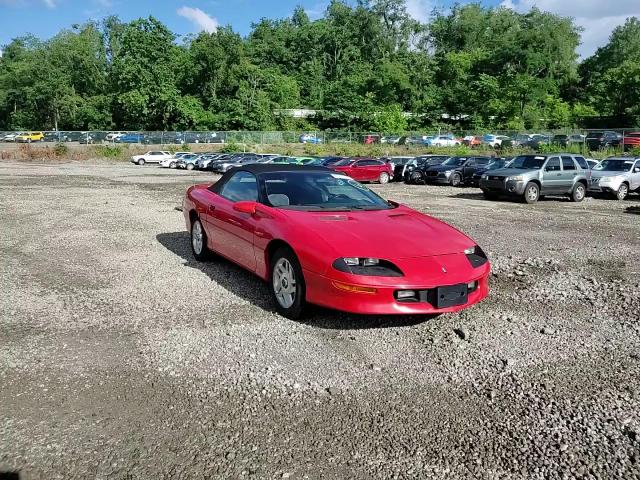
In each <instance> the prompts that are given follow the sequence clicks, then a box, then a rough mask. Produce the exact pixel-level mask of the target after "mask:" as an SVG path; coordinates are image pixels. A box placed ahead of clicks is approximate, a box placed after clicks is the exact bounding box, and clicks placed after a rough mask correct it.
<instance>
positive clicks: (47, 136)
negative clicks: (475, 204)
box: [0, 128, 640, 153]
mask: <svg viewBox="0 0 640 480" xmlns="http://www.w3.org/2000/svg"><path fill="white" fill-rule="evenodd" d="M2 142H4V143H54V144H55V143H63V144H65V143H75V144H80V145H83V144H84V145H101V144H121V145H126V144H133V145H157V146H162V145H187V144H242V145H282V144H296V143H305V144H365V145H366V144H385V145H387V146H394V145H398V146H404V145H408V146H421V145H424V146H430V147H444V146H447V147H451V146H458V145H460V146H462V145H466V146H470V147H482V146H488V147H491V148H499V147H502V148H508V147H529V148H533V149H537V150H542V149H544V148H545V146H548V148H558V149H559V148H566V149H569V148H570V149H572V150H576V151H581V152H584V153H586V152H588V151H595V150H602V149H611V150H620V151H630V150H632V149H634V148H640V128H637V129H610V130H606V129H605V130H602V129H600V130H580V129H569V128H567V129H559V130H550V131H542V132H540V131H536V132H521V131H514V130H508V131H507V130H500V131H491V132H478V131H470V130H467V131H460V130H443V129H440V130H437V131H422V132H407V133H404V134H402V135H398V134H385V133H381V132H345V131H320V130H318V131H282V132H270V131H265V132H249V131H237V132H233V131H228V132H225V131H208V132H160V131H157V132H153V131H83V132H79V131H33V130H31V131H0V143H2ZM0 148H1V147H0Z"/></svg>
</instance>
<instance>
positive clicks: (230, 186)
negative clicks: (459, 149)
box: [220, 172, 258, 202]
mask: <svg viewBox="0 0 640 480" xmlns="http://www.w3.org/2000/svg"><path fill="white" fill-rule="evenodd" d="M220 196H222V197H224V198H226V199H227V200H231V201H232V202H241V201H246V200H249V201H254V202H255V201H257V200H258V182H257V180H256V177H255V176H254V175H253V174H251V173H249V172H238V173H236V174H235V175H234V176H233V177H231V178H230V179H229V180H228V181H227V183H225V184H224V185H223V186H222V190H220Z"/></svg>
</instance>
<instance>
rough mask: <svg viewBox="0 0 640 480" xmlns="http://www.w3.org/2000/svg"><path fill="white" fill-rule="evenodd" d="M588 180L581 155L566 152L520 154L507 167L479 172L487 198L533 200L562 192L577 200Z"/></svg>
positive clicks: (584, 162)
mask: <svg viewBox="0 0 640 480" xmlns="http://www.w3.org/2000/svg"><path fill="white" fill-rule="evenodd" d="M590 179H591V170H590V169H589V165H588V164H587V161H586V160H585V159H584V157H581V156H578V155H574V154H570V153H552V154H545V155H521V156H519V157H516V158H514V159H513V161H512V162H511V163H510V164H509V166H508V167H505V168H501V169H499V170H490V171H488V172H486V173H485V174H484V175H482V177H480V188H481V189H482V192H483V193H484V196H485V197H486V198H487V199H490V200H493V199H496V198H497V197H499V196H500V195H508V196H516V197H522V198H523V199H524V201H525V202H527V203H536V202H537V201H538V200H539V199H540V197H541V196H543V195H566V196H568V197H569V198H571V200H573V201H574V202H581V201H582V200H584V197H585V195H586V193H587V188H588V186H589V181H590Z"/></svg>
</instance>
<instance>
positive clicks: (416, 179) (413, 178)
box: [409, 172, 424, 185]
mask: <svg viewBox="0 0 640 480" xmlns="http://www.w3.org/2000/svg"><path fill="white" fill-rule="evenodd" d="M409 183H415V184H416V185H418V184H420V183H424V181H423V180H422V175H420V174H419V173H418V172H413V173H412V174H411V175H410V176H409Z"/></svg>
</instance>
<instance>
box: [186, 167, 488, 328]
mask: <svg viewBox="0 0 640 480" xmlns="http://www.w3.org/2000/svg"><path fill="white" fill-rule="evenodd" d="M183 212H184V217H185V221H186V225H187V228H188V230H189V231H190V232H191V247H192V251H193V254H194V256H195V257H196V259H197V260H199V261H204V260H205V259H206V258H207V257H209V256H210V255H211V254H212V253H213V252H215V253H216V254H219V255H221V256H223V257H226V258H227V259H229V260H231V261H233V262H235V263H237V264H238V265H240V266H242V267H244V268H246V269H247V270H249V271H251V272H254V273H255V274H257V275H258V276H259V277H261V278H262V279H264V280H266V281H267V282H269V284H270V291H271V294H272V296H273V298H274V301H275V302H274V303H275V306H276V309H277V311H278V312H279V313H280V314H282V315H284V316H286V317H288V318H292V319H295V318H299V317H300V315H301V314H302V313H303V310H304V306H305V304H306V303H311V304H316V305H321V306H325V307H329V308H333V309H337V310H343V311H347V312H353V313H362V314H438V313H445V312H453V311H457V310H461V309H463V308H465V307H468V306H470V305H473V304H475V303H477V302H479V301H480V300H482V299H483V298H485V297H486V296H487V294H488V292H489V284H488V277H489V271H490V266H489V261H488V259H487V256H486V255H485V254H484V252H483V251H482V249H481V248H480V247H479V246H478V245H476V243H475V242H474V241H473V240H471V239H470V238H469V237H467V236H466V235H464V234H462V233H461V232H459V231H458V230H456V229H455V228H453V227H451V226H449V225H447V224H446V223H443V222H441V221H440V220H437V219H435V218H432V217H429V216H427V215H423V214H422V213H420V212H417V211H415V210H412V209H411V208H408V207H406V206H403V205H400V204H397V203H394V202H391V201H386V200H383V199H382V198H380V197H379V196H378V195H376V194H375V193H373V192H372V191H370V190H369V189H368V188H366V187H364V186H363V185H361V184H360V183H358V182H356V181H355V180H353V179H352V178H350V177H348V176H346V175H344V174H341V173H337V172H334V171H331V170H329V169H326V168H324V167H311V166H298V165H270V164H255V165H246V166H242V167H238V168H234V169H232V170H230V171H229V172H227V173H226V174H224V175H223V177H222V178H221V179H220V180H219V181H218V182H217V183H215V184H213V185H195V186H193V187H190V188H189V189H188V190H187V193H186V196H185V198H184V201H183Z"/></svg>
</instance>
